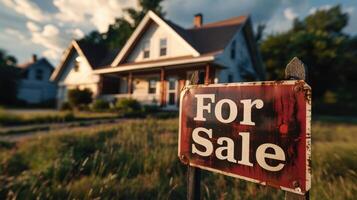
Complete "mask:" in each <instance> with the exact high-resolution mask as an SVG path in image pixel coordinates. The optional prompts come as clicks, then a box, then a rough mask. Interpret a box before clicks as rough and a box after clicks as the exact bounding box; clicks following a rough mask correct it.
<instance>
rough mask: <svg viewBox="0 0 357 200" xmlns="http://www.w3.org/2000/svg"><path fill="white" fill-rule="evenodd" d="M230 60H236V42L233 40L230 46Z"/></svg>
mask: <svg viewBox="0 0 357 200" xmlns="http://www.w3.org/2000/svg"><path fill="white" fill-rule="evenodd" d="M230 54H231V59H232V60H234V59H235V58H236V41H235V40H233V42H232V44H231V52H230Z"/></svg>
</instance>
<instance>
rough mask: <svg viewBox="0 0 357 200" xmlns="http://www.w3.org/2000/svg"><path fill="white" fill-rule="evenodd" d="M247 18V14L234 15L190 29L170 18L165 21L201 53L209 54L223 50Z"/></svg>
mask: <svg viewBox="0 0 357 200" xmlns="http://www.w3.org/2000/svg"><path fill="white" fill-rule="evenodd" d="M247 18H248V17H247V16H239V17H233V18H230V19H226V20H222V21H217V22H213V23H207V24H203V25H202V26H200V27H193V28H189V29H184V28H182V27H180V26H179V25H177V24H175V23H173V22H171V21H169V20H165V21H166V23H167V24H168V25H169V26H171V27H172V28H173V29H174V30H175V31H176V32H177V33H178V34H179V35H181V37H183V38H184V39H185V40H186V41H187V42H189V44H190V45H191V46H192V47H194V48H195V49H196V50H197V51H198V52H199V53H200V54H207V53H218V52H220V51H222V50H223V49H224V48H225V47H226V46H227V44H228V43H229V41H230V40H231V39H232V37H233V35H234V34H235V33H236V32H237V30H238V29H239V28H240V27H241V26H242V25H243V24H244V23H245V22H246V20H247Z"/></svg>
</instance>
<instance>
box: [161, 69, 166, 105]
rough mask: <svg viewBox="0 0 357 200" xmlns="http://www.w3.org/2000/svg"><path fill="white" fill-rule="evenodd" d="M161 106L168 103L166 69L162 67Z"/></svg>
mask: <svg viewBox="0 0 357 200" xmlns="http://www.w3.org/2000/svg"><path fill="white" fill-rule="evenodd" d="M160 86H161V87H160V106H165V103H166V87H165V70H164V68H161V69H160Z"/></svg>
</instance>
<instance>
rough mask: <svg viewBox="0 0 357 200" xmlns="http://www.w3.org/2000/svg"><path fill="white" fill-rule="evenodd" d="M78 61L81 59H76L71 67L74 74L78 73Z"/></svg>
mask: <svg viewBox="0 0 357 200" xmlns="http://www.w3.org/2000/svg"><path fill="white" fill-rule="evenodd" d="M80 60H81V57H79V56H78V57H77V58H76V60H75V61H74V67H73V69H74V71H75V72H78V71H79V62H80Z"/></svg>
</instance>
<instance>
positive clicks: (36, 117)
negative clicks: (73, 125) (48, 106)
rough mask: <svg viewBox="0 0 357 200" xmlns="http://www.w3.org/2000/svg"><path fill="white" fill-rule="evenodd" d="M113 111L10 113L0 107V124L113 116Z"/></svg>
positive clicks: (57, 121)
mask: <svg viewBox="0 0 357 200" xmlns="http://www.w3.org/2000/svg"><path fill="white" fill-rule="evenodd" d="M114 117H116V114H115V113H94V112H60V111H52V112H42V113H36V112H35V113H30V112H27V113H12V112H8V111H6V110H2V109H0V125H2V126H14V125H27V124H43V123H61V122H71V121H79V120H91V119H103V118H114Z"/></svg>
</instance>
